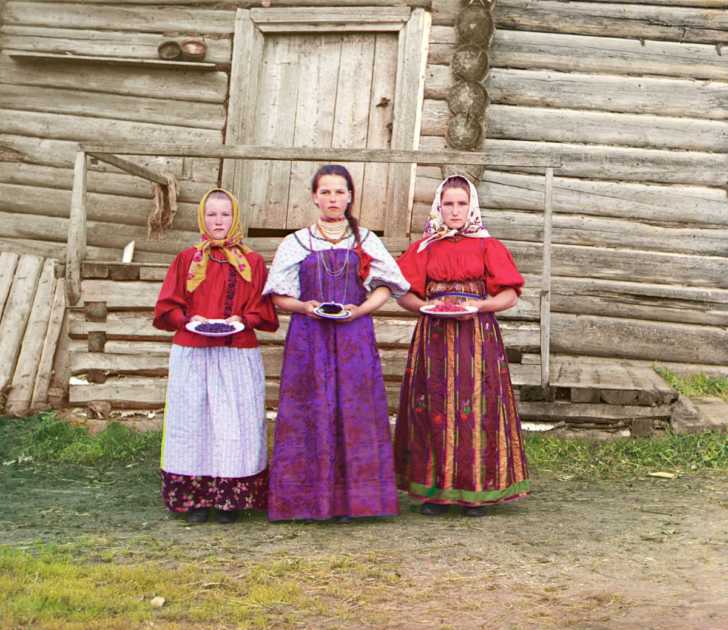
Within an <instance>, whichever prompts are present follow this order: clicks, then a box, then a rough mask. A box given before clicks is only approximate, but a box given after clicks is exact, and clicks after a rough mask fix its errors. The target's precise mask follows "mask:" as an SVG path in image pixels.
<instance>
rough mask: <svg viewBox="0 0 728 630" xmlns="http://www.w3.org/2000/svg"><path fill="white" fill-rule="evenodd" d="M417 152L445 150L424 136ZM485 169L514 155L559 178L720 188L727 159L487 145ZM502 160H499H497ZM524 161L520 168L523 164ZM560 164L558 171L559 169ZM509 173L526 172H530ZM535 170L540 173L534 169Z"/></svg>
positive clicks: (493, 141)
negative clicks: (549, 166) (546, 161)
mask: <svg viewBox="0 0 728 630" xmlns="http://www.w3.org/2000/svg"><path fill="white" fill-rule="evenodd" d="M420 144H421V147H422V148H423V149H426V150H433V151H437V150H439V149H442V148H443V147H444V146H445V139H444V138H443V137H440V136H423V137H422V138H421V143H420ZM487 146H488V149H487V151H488V153H487V154H486V155H488V154H490V155H491V156H492V158H491V159H490V160H484V163H485V164H486V165H488V166H490V167H491V168H494V169H496V168H500V167H498V166H496V165H497V164H499V163H501V162H503V161H506V160H507V158H506V156H507V155H513V154H514V152H516V153H521V152H522V154H523V155H524V156H525V155H530V156H531V157H530V159H531V160H532V162H531V164H533V165H536V164H538V163H539V161H540V159H542V158H544V157H546V156H549V157H550V159H551V160H553V161H554V162H555V165H556V166H557V167H558V168H559V174H560V175H561V176H563V177H579V178H587V179H603V180H611V181H614V180H624V181H632V182H642V183H658V184H666V183H667V184H687V185H704V186H715V187H718V186H722V185H723V184H722V182H723V180H724V179H725V178H724V176H723V175H722V173H723V172H725V171H726V170H728V154H725V153H706V152H698V151H665V150H657V149H635V148H626V147H611V146H603V145H583V144H569V143H555V142H527V141H518V140H499V139H496V138H493V139H491V140H488V143H487ZM501 156H503V157H501ZM527 159H528V158H526V159H525V160H524V162H525V163H526V164H528V162H527ZM559 164H561V166H560V167H559V166H558V165H559ZM510 168H512V169H513V170H519V171H527V170H529V168H530V167H529V166H523V167H521V168H518V169H515V165H512V166H511V167H510ZM539 170H540V169H539Z"/></svg>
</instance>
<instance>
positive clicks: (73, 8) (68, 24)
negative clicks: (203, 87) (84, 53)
mask: <svg viewBox="0 0 728 630" xmlns="http://www.w3.org/2000/svg"><path fill="white" fill-rule="evenodd" d="M3 18H4V22H5V23H6V24H22V25H29V26H53V27H57V28H83V29H96V30H99V29H104V28H106V27H108V25H110V24H112V25H113V26H114V29H115V30H117V31H132V32H134V33H137V32H142V33H150V32H151V33H169V32H178V33H195V34H207V33H217V34H223V35H230V34H232V33H233V31H234V30H235V12H234V11H232V10H221V11H215V10H210V9H197V8H184V9H180V8H175V7H156V6H146V7H137V6H125V7H115V6H88V5H87V4H86V3H79V4H72V3H63V4H56V3H52V4H48V3H38V2H16V1H14V0H10V1H9V2H7V3H6V5H5V11H4V15H3Z"/></svg>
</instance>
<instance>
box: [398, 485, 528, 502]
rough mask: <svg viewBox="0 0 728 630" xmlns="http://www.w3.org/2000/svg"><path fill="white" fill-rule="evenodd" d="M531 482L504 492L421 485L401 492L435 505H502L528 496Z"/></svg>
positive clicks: (402, 487) (405, 487) (509, 488)
mask: <svg viewBox="0 0 728 630" xmlns="http://www.w3.org/2000/svg"><path fill="white" fill-rule="evenodd" d="M529 489H530V481H529V480H528V479H524V480H523V481H519V482H518V483H514V484H513V485H512V486H508V487H507V488H503V489H502V490H486V491H481V492H477V491H475V490H459V489H457V488H448V489H447V490H445V489H443V488H437V487H435V486H424V485H422V484H419V483H410V484H403V486H400V490H404V491H405V492H408V493H409V494H410V496H412V497H413V498H415V499H421V500H422V501H425V502H433V503H451V504H461V505H482V504H485V503H501V502H504V501H511V500H513V499H519V498H521V497H524V496H526V495H527V494H528V493H529Z"/></svg>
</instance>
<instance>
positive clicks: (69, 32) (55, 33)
mask: <svg viewBox="0 0 728 630" xmlns="http://www.w3.org/2000/svg"><path fill="white" fill-rule="evenodd" d="M164 39H166V38H165V36H164V35H161V34H159V33H139V32H137V33H134V36H133V37H130V36H129V33H128V32H126V33H125V32H123V31H105V30H86V29H78V28H53V27H43V26H19V25H13V24H5V25H4V26H3V27H2V29H0V48H3V49H7V50H27V51H33V52H49V53H62V54H68V53H70V54H73V55H103V56H106V57H136V58H139V59H159V57H158V55H157V47H158V46H159V44H160V43H161V42H162V41H164ZM180 39H181V38H180ZM202 39H203V40H204V41H205V43H206V44H207V54H206V55H205V61H206V62H214V63H218V64H221V63H229V62H230V54H231V48H232V46H231V41H230V39H229V38H226V37H219V36H209V35H208V36H206V37H203V38H202Z"/></svg>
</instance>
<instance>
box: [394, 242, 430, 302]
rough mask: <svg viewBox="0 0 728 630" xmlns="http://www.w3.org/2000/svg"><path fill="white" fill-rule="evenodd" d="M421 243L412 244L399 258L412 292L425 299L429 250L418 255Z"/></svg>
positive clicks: (403, 273)
mask: <svg viewBox="0 0 728 630" xmlns="http://www.w3.org/2000/svg"><path fill="white" fill-rule="evenodd" d="M419 245H420V241H417V242H416V243H412V245H410V246H409V248H408V249H407V251H406V252H405V253H404V254H402V255H401V256H400V257H399V258H397V264H398V265H399V268H400V270H401V271H402V275H403V276H404V277H405V278H406V280H407V282H409V283H410V285H411V286H410V292H412V293H414V294H415V295H416V296H417V297H419V298H420V299H422V300H424V299H425V287H426V285H427V255H428V250H424V251H423V252H420V253H419V254H418V253H417V248H418V247H419Z"/></svg>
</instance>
